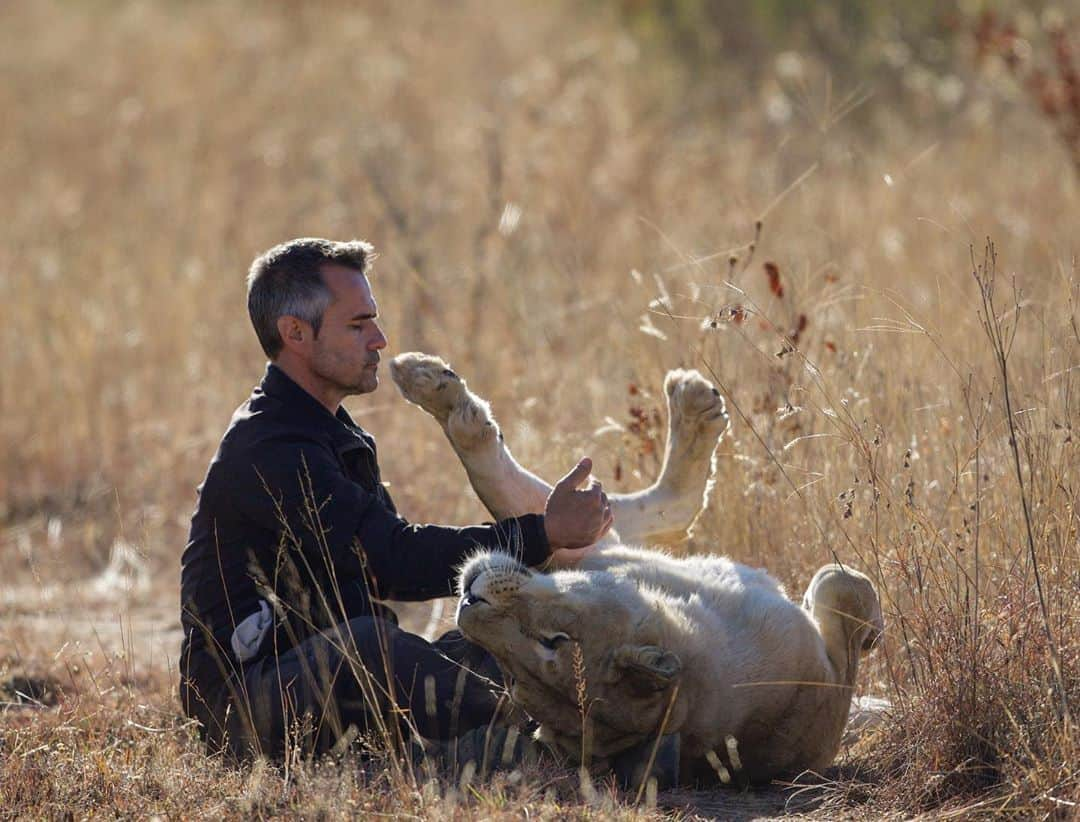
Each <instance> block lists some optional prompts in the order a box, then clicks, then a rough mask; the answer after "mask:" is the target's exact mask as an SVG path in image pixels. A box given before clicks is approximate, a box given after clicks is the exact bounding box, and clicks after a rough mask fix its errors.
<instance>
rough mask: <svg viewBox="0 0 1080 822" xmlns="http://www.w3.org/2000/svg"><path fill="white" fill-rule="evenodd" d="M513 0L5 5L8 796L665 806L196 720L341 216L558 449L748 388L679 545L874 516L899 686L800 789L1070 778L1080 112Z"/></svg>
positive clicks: (599, 462)
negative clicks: (187, 635) (718, 54)
mask: <svg viewBox="0 0 1080 822" xmlns="http://www.w3.org/2000/svg"><path fill="white" fill-rule="evenodd" d="M492 8H493V7H492V6H491V5H489V4H486V3H483V2H481V1H480V0H461V2H455V3H446V4H434V3H432V4H423V3H419V2H404V3H394V2H389V0H386V2H370V3H365V4H363V5H362V6H358V7H353V6H348V5H346V4H343V3H333V4H326V5H322V6H320V7H319V9H318V10H315V9H313V8H309V9H307V10H301V9H300V7H299V5H298V4H297V5H293V4H289V3H265V4H243V3H239V2H228V3H221V4H198V5H194V6H190V5H185V4H178V3H168V2H164V0H162V2H142V3H131V4H114V3H105V2H89V3H85V4H73V3H63V2H54V1H53V0H44V1H43V2H35V3H9V4H3V5H0V29H2V30H3V31H4V32H5V33H6V37H5V43H6V45H5V48H4V50H3V52H2V54H0V64H2V66H3V76H4V82H3V83H0V106H2V109H3V110H4V112H5V117H4V126H3V127H2V129H0V188H2V190H3V192H4V197H3V201H2V205H0V216H2V219H0V303H2V305H3V306H4V309H5V312H4V321H3V323H2V324H0V456H2V460H3V472H2V474H0V686H2V687H3V688H4V694H3V700H4V701H5V703H6V707H3V708H0V815H11V816H29V817H55V816H64V815H66V814H70V815H73V816H80V817H81V816H85V815H112V814H123V815H129V814H130V815H138V816H147V815H154V814H160V815H168V816H184V817H186V816H198V817H207V816H226V817H238V816H249V815H258V816H269V815H279V814H280V815H299V816H321V815H327V816H335V817H336V816H343V815H353V814H372V815H374V814H393V815H398V814H401V815H411V816H422V817H433V818H444V817H449V816H453V817H455V818H481V817H490V816H499V815H507V816H511V815H513V816H517V815H521V814H524V813H526V812H528V813H529V814H530V815H531V816H534V817H535V816H539V817H543V818H562V817H564V816H580V817H590V818H594V817H596V816H609V815H611V816H624V817H630V818H637V817H638V816H647V815H652V814H653V813H657V812H658V811H654V810H652V809H648V808H636V807H634V806H633V804H632V802H631V801H630V800H631V799H632V797H630V798H627V797H621V798H620V797H617V796H616V795H615V794H614V793H613V791H612V790H607V789H604V788H603V786H601V787H600V789H599V793H598V794H597V793H591V792H589V791H585V792H584V793H582V792H581V791H580V790H578V787H577V782H576V780H575V779H571V780H569V781H568V780H566V779H561V780H560V779H559V778H558V777H557V776H553V777H550V778H548V777H546V776H545V777H543V778H540V777H536V778H529V779H525V780H524V781H520V782H512V781H508V780H506V779H501V780H496V781H494V782H492V783H490V784H480V785H472V786H464V787H462V786H456V785H450V784H438V783H423V782H422V781H421V780H414V779H411V778H410V777H409V776H408V775H402V774H400V773H398V772H396V771H394V770H393V769H391V770H389V771H382V770H379V769H378V768H373V767H371V766H366V767H360V766H358V765H355V764H353V765H350V764H349V763H345V764H343V765H342V764H339V765H323V766H318V767H316V766H311V765H301V766H298V767H294V768H291V769H287V770H284V771H282V770H278V769H275V768H272V767H269V766H267V765H266V764H265V763H258V764H256V765H254V766H249V767H246V768H243V769H233V768H229V767H227V766H226V765H224V764H222V763H220V762H218V761H216V760H212V759H208V758H207V757H205V756H204V755H203V754H202V753H201V750H200V748H199V745H198V741H197V738H196V737H195V735H194V732H193V730H192V728H191V727H190V726H189V725H188V724H186V723H185V722H184V721H183V718H182V716H181V715H180V711H179V704H178V700H177V698H176V694H175V688H176V679H177V674H176V656H177V651H178V647H179V597H178V581H179V557H180V553H181V551H182V548H183V545H184V541H185V537H186V530H187V523H188V518H189V516H190V513H191V509H192V506H193V503H194V489H195V486H196V485H197V484H198V483H199V482H200V481H201V479H202V476H203V473H204V471H205V468H206V464H207V462H208V461H209V458H210V457H211V455H212V454H213V451H214V449H215V447H216V444H217V441H218V438H219V437H220V435H221V433H222V431H223V430H224V428H225V425H226V424H227V422H228V419H229V416H230V414H231V412H232V410H233V409H234V408H235V406H236V405H238V404H239V403H240V402H242V401H243V400H244V399H245V398H246V396H247V395H248V393H249V391H250V389H251V386H252V385H253V384H254V383H255V382H257V380H258V379H259V377H260V375H261V372H262V369H263V367H264V361H263V357H262V355H261V352H260V351H259V349H258V346H257V343H256V340H255V336H254V334H253V333H252V330H251V328H250V325H249V323H248V319H247V316H246V311H245V303H244V294H245V292H244V275H245V272H246V269H247V266H248V264H249V262H250V260H251V259H252V257H254V256H255V255H256V254H257V253H259V252H261V251H262V250H264V249H265V248H267V247H269V246H270V245H273V244H275V243H277V242H279V241H281V240H284V239H287V238H291V237H295V236H303V235H316V236H328V237H332V238H339V239H344V238H351V237H362V238H365V239H368V240H370V241H371V242H373V243H374V244H375V246H376V248H377V249H378V250H379V252H380V258H379V261H378V262H377V264H376V269H375V275H374V279H373V287H374V289H375V292H376V296H377V298H378V300H379V305H380V312H381V314H382V315H383V317H384V318H385V323H384V327H385V329H386V330H387V333H388V335H389V337H390V349H389V351H388V352H387V353H388V354H393V353H397V352H400V351H408V350H424V351H427V352H430V353H435V354H439V355H441V356H443V357H444V358H446V359H448V360H450V361H451V362H452V363H453V365H454V367H455V369H457V370H458V371H459V372H460V373H462V374H463V375H464V376H466V377H467V378H468V380H469V382H470V385H471V386H472V387H473V388H474V389H475V390H477V392H478V393H480V394H481V395H483V396H486V397H487V398H488V399H490V400H491V402H492V404H493V407H494V410H495V413H496V415H497V416H498V418H499V419H500V420H501V422H502V425H503V428H504V431H505V433H506V436H507V440H508V442H509V443H510V445H511V446H512V448H513V449H514V451H515V453H516V455H517V456H518V458H519V459H520V460H521V461H522V462H523V463H525V464H526V465H528V466H530V467H531V468H532V469H533V470H535V471H536V472H537V473H539V474H541V475H543V476H545V477H548V478H554V477H557V476H560V475H561V474H562V473H564V472H565V471H566V470H567V468H568V467H569V466H570V465H571V464H572V463H573V461H574V459H575V458H576V457H578V456H580V455H581V454H583V453H588V454H590V455H592V456H593V458H594V461H595V464H596V470H595V473H596V474H597V476H598V477H599V478H600V479H602V480H603V481H604V482H605V484H606V486H607V487H609V488H616V489H618V490H629V489H633V488H636V487H640V486H642V485H644V484H645V483H647V482H648V481H650V480H651V478H652V477H653V476H654V475H655V472H656V471H657V469H658V467H659V466H658V460H659V455H658V454H657V453H656V450H655V446H656V443H655V442H654V440H653V437H654V435H655V434H657V433H659V432H660V431H662V426H659V424H658V420H659V418H658V417H657V416H656V415H657V414H659V413H660V412H661V411H662V409H663V402H662V392H661V391H660V383H661V380H662V378H663V375H664V373H665V371H666V370H667V369H669V368H672V367H676V366H683V367H693V368H697V369H699V370H701V371H702V372H703V373H705V374H706V375H707V376H709V377H710V378H711V379H713V380H714V381H715V382H716V383H717V384H718V385H719V386H720V387H721V389H722V391H723V393H724V394H725V395H726V396H727V398H728V404H729V410H730V411H732V412H733V413H732V418H733V426H732V431H731V433H730V434H729V436H728V438H727V439H725V440H724V442H723V444H722V445H721V447H720V451H719V473H718V485H717V488H716V492H715V493H714V496H713V504H712V506H711V508H710V509H709V510H708V511H707V512H706V513H705V515H704V516H703V517H702V519H701V520H700V522H699V523H698V527H697V530H696V532H695V534H694V536H693V538H692V539H691V540H690V541H689V542H688V543H687V544H686V545H684V546H682V547H680V548H679V549H678V550H686V551H713V552H722V553H726V554H728V555H730V556H732V557H733V558H735V559H737V560H740V561H743V562H746V563H749V564H752V565H760V566H764V567H766V568H768V569H769V570H770V571H771V572H772V573H773V574H774V575H776V576H777V577H778V578H780V579H781V580H782V581H783V582H784V583H785V585H787V586H788V589H789V590H790V591H801V590H802V588H803V587H804V586H805V584H806V582H807V581H808V580H809V577H810V575H811V574H812V572H813V571H814V569H816V568H817V567H818V566H819V565H821V564H822V563H824V562H826V561H829V560H830V559H831V558H832V557H833V556H836V557H838V558H839V559H841V560H842V561H843V562H844V563H850V564H852V565H853V566H855V567H857V568H859V569H861V570H863V571H865V572H867V573H869V574H870V575H871V576H872V577H873V578H874V579H875V581H876V583H877V584H878V586H879V589H880V591H881V593H882V599H883V605H884V608H885V618H886V623H887V630H886V639H885V642H884V644H883V646H882V647H880V648H879V649H878V650H877V652H876V653H875V654H874V655H873V656H872V657H870V661H869V663H868V664H867V665H866V666H865V668H864V670H863V671H862V673H861V675H860V688H859V694H866V695H874V696H882V697H885V698H887V699H889V700H891V702H892V705H893V707H892V710H891V711H890V712H889V713H888V714H887V715H886V717H885V722H884V723H883V725H882V727H880V728H879V729H877V730H875V731H874V732H873V733H871V734H869V735H866V736H864V737H863V738H862V739H860V740H859V742H858V743H857V744H856V745H854V746H853V747H851V748H849V749H847V750H845V751H844V752H843V753H842V756H841V759H840V761H839V762H838V767H837V768H836V769H835V770H834V771H831V772H829V773H828V774H827V775H826V776H827V777H828V781H826V782H825V783H824V784H823V785H821V786H819V787H817V788H816V789H815V790H814V791H813V792H811V793H812V794H813V796H815V797H816V798H815V800H814V802H813V803H811V804H809V805H805V806H803V805H798V807H799V808H800V809H801V812H803V813H810V814H818V815H821V816H828V817H836V816H845V815H846V816H857V817H866V816H894V817H909V816H915V815H919V814H922V813H930V814H945V813H956V814H963V815H971V816H992V815H996V814H999V813H1011V814H1014V815H1018V816H1033V817H1058V818H1070V817H1075V816H1076V815H1077V814H1078V813H1080V804H1078V803H1080V733H1078V730H1077V724H1076V723H1077V719H1078V712H1080V449H1078V442H1080V410H1078V409H1080V405H1078V404H1080V271H1078V268H1077V265H1078V264H1077V256H1078V254H1080V231H1078V229H1080V177H1078V175H1077V174H1075V173H1073V167H1072V165H1071V162H1070V157H1069V155H1068V154H1067V152H1066V150H1065V149H1064V148H1063V147H1062V145H1061V143H1060V142H1059V141H1058V140H1057V139H1056V136H1055V133H1054V131H1053V129H1052V128H1051V127H1050V126H1049V125H1048V124H1047V123H1046V122H1045V121H1044V119H1043V118H1042V117H1041V115H1040V113H1039V111H1038V109H1037V108H1036V107H1034V106H1032V105H1031V104H1030V103H1029V101H1028V100H1027V98H1026V96H1025V94H1024V92H1023V90H1022V89H1021V88H1019V87H1018V86H1017V85H1016V84H1015V83H1013V82H1012V81H1011V80H1010V78H1009V76H1008V74H1007V72H1005V71H1003V70H1002V69H1001V67H1000V66H995V65H994V64H993V63H992V62H991V63H990V64H989V65H983V66H981V67H977V66H976V64H975V61H974V60H967V61H965V59H964V55H965V53H966V52H965V46H964V44H963V43H961V44H960V46H959V48H958V53H959V55H960V57H959V58H958V61H959V62H958V64H957V66H954V67H950V68H948V69H946V68H943V67H941V66H937V67H934V66H931V67H926V66H921V65H914V64H908V65H901V66H897V67H896V68H895V72H896V75H897V78H898V81H897V83H896V84H895V85H896V88H898V89H901V91H892V92H889V93H888V94H884V93H883V94H880V95H879V94H876V93H874V92H875V89H874V87H872V86H867V85H865V84H862V83H860V81H859V78H857V77H833V76H831V75H830V74H829V73H828V71H827V70H826V67H824V66H823V65H821V64H820V63H818V62H816V61H814V60H811V59H808V58H807V59H803V60H799V59H797V58H796V57H794V56H793V55H790V54H787V55H783V56H781V57H780V58H779V59H776V58H777V55H775V54H767V55H762V56H761V60H762V63H761V65H759V66H758V67H757V69H758V70H757V72H756V76H758V77H759V78H761V79H758V80H755V81H754V82H753V83H751V82H749V81H745V79H744V78H743V76H742V75H741V74H740V73H739V72H738V71H737V70H736V69H737V68H738V67H737V66H736V67H734V68H733V70H732V71H730V72H727V71H724V72H719V71H718V72H716V77H715V80H711V81H706V80H705V79H703V78H702V77H697V78H692V77H691V76H690V75H689V74H688V73H687V70H686V68H685V67H684V66H682V65H681V64H680V63H678V62H677V61H676V60H675V59H674V58H672V57H671V56H670V55H665V54H664V53H661V52H659V51H658V50H656V49H654V48H652V47H650V46H649V44H647V43H645V44H643V43H639V42H637V41H635V40H633V39H631V38H630V36H629V35H627V34H625V33H620V30H619V29H618V27H617V26H616V25H615V22H614V20H613V17H612V16H611V15H609V14H607V13H606V12H604V10H603V8H602V7H601V6H596V7H592V10H591V11H588V12H582V11H581V10H579V9H577V7H576V5H575V4H572V3H562V2H558V3H551V4H518V3H515V4H506V5H505V6H503V5H500V6H499V7H498V8H499V11H498V13H497V14H492ZM968 51H970V49H968ZM988 237H989V238H992V240H993V243H994V246H995V249H996V266H994V265H992V264H990V263H986V264H985V265H984V249H985V247H986V242H987V238H988ZM750 243H753V244H754V245H753V248H751V247H750V245H749V244H750ZM766 263H769V264H770V265H771V266H772V267H774V268H771V270H772V271H773V272H774V273H773V275H772V277H770V275H769V273H768V270H770V269H767V266H766V265H765V264H766ZM976 269H978V270H980V271H982V272H983V274H982V276H983V282H984V283H985V282H986V281H987V279H988V276H989V271H990V270H993V271H995V272H996V276H995V277H994V280H993V292H992V296H993V301H994V304H993V309H992V310H991V311H990V318H991V321H990V323H989V330H990V332H992V333H997V332H1001V333H1002V334H1003V335H1004V339H1003V340H1002V341H1001V345H1002V348H1003V351H1004V354H1005V355H1006V356H1005V357H1004V358H1000V357H997V356H996V352H995V347H994V344H993V341H992V334H991V335H988V333H987V328H985V327H984V322H985V320H986V314H985V313H981V312H983V303H982V300H981V297H980V286H979V282H978V281H977V279H976V277H975V276H973V272H975V271H976ZM781 292H782V293H781ZM988 293H989V292H988ZM793 337H797V339H796V340H794V344H793V339H792V338H793ZM1003 361H1004V364H1005V369H1004V377H1005V379H1003V369H1002V368H1001V365H1002V362H1003ZM1006 391H1007V393H1008V406H1006ZM346 406H347V408H348V409H349V411H350V412H351V413H352V414H353V415H354V417H355V418H356V419H357V420H358V421H359V422H360V424H362V425H363V426H365V427H366V428H367V429H369V430H370V431H372V432H373V433H374V434H375V435H376V436H377V437H378V439H379V443H380V449H381V450H380V453H381V457H382V468H383V474H384V476H385V478H386V479H387V480H389V481H390V482H391V485H392V491H393V493H394V496H395V499H396V501H397V503H398V505H399V507H400V508H401V509H402V511H403V512H404V513H405V515H406V516H408V517H410V518H411V519H414V520H418V521H438V522H448V523H467V522H472V521H479V520H481V519H483V518H484V517H485V512H484V511H483V509H482V508H481V506H480V504H479V502H477V501H476V499H475V497H474V496H473V495H472V493H471V491H470V490H469V488H468V484H467V481H466V478H465V475H464V472H463V471H462V470H461V469H460V467H458V465H457V463H456V460H455V458H454V456H453V453H452V451H451V450H450V448H449V446H448V445H447V444H446V443H445V441H444V439H443V437H442V434H441V432H440V431H439V430H438V428H437V427H436V426H435V425H433V424H431V423H430V421H429V420H427V418H426V417H425V416H424V415H423V414H421V413H420V412H419V411H418V410H417V409H415V408H413V407H410V406H408V405H406V403H405V402H404V400H403V399H401V397H400V396H399V395H398V393H397V392H396V390H395V389H394V388H393V386H392V385H391V384H390V383H389V380H384V384H383V386H382V387H381V388H380V389H379V391H378V392H376V393H375V394H373V395H369V396H364V397H358V398H353V399H351V400H349V401H347V403H346ZM1010 411H1011V414H1010ZM613 423H614V424H613ZM1013 443H1015V450H1014V448H1013V447H1012V444H1013ZM1021 481H1022V482H1021ZM1025 510H1026V511H1027V516H1025ZM1029 526H1030V527H1029ZM19 693H22V694H23V695H22V696H20V695H19ZM777 795H779V796H781V797H787V796H790V794H784V793H782V792H780V793H778V794H777ZM805 796H806V794H800V795H799V797H800V798H805ZM666 801H667V804H668V807H672V806H674V807H676V808H678V807H679V801H678V799H677V797H676V798H671V797H669V798H668V799H667V800H666ZM695 801H697V802H698V804H699V805H700V804H701V802H702V801H704V802H705V804H706V805H708V806H709V807H712V808H713V810H714V812H716V813H719V814H720V815H722V816H736V815H739V814H742V815H753V813H754V811H753V808H754V807H755V806H753V798H752V797H751V798H750V799H747V798H746V797H743V796H740V795H739V794H738V793H737V792H734V791H727V792H723V791H721V792H717V794H716V795H715V796H713V797H708V798H706V800H702V797H701V796H697V798H696V800H695ZM783 801H784V800H783V798H781V800H780V805H779V806H770V807H769V809H770V810H771V811H773V812H776V811H777V810H778V808H780V809H782V806H783ZM664 802H665V800H664V798H663V797H661V804H664ZM710 803H711V804H710ZM740 803H743V804H740ZM796 804H797V803H796ZM694 807H696V806H694ZM687 812H691V813H693V812H694V811H692V810H691V811H687Z"/></svg>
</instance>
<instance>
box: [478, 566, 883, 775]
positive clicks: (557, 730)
mask: <svg viewBox="0 0 1080 822" xmlns="http://www.w3.org/2000/svg"><path fill="white" fill-rule="evenodd" d="M461 594H462V599H461V603H460V605H459V610H458V625H459V626H460V627H461V629H462V631H463V632H464V633H465V635H466V636H467V637H469V638H470V639H471V640H473V641H474V642H477V643H478V644H480V645H482V646H484V647H485V648H487V649H488V650H489V651H490V652H491V653H492V654H493V655H494V656H495V658H496V659H497V660H498V662H499V665H500V667H502V668H503V670H504V671H505V672H506V673H507V674H508V675H509V676H510V677H512V682H513V684H512V685H511V695H512V697H513V699H514V700H515V702H517V703H518V704H519V705H521V706H522V707H523V708H524V709H525V710H526V711H527V712H528V713H529V714H531V715H532V716H534V717H535V718H536V719H538V720H539V721H540V722H541V723H542V730H541V735H542V737H543V738H545V739H547V740H548V741H550V742H552V743H554V744H556V745H558V746H559V747H561V748H562V749H563V750H564V751H565V752H567V753H568V754H570V755H580V751H581V750H582V741H581V739H582V732H583V727H585V726H586V725H587V726H588V728H589V735H590V736H591V746H592V750H591V753H592V754H593V755H594V756H597V757H607V756H610V755H612V754H615V753H617V752H619V751H621V750H623V749H625V748H627V747H629V746H631V745H634V744H636V743H638V742H641V741H643V740H646V739H650V738H654V737H655V736H656V734H657V733H659V732H660V730H661V720H662V719H663V717H664V716H665V714H668V722H667V725H666V726H665V727H664V728H663V730H664V732H668V733H670V732H679V733H681V734H682V744H683V755H684V763H685V766H686V774H685V777H686V779H688V780H689V779H695V778H701V777H703V776H708V775H709V774H708V771H709V770H711V769H709V768H708V767H707V766H706V765H705V761H706V755H707V752H708V751H714V752H715V753H716V754H718V755H719V756H720V758H721V760H724V761H726V762H727V763H728V765H727V766H728V768H729V769H731V770H736V769H735V768H734V767H733V764H732V762H731V758H730V757H729V756H727V753H726V752H727V740H728V738H729V737H730V738H733V739H734V740H735V741H736V744H737V751H738V758H739V760H740V761H741V762H740V764H741V768H742V776H743V777H744V778H745V779H746V780H748V781H751V782H761V781H764V780H768V779H771V778H773V777H776V776H779V775H783V774H789V775H790V774H794V773H798V772H800V771H802V770H805V769H812V770H819V771H820V770H821V769H823V768H824V767H826V766H827V765H828V764H829V763H830V762H831V761H832V759H833V757H834V756H835V755H836V751H837V749H838V748H839V745H840V740H841V736H842V734H843V731H844V726H845V724H846V722H847V717H848V710H849V706H850V704H851V695H852V686H853V685H854V684H855V676H856V673H857V671H858V661H859V655H860V653H861V652H862V651H863V650H864V649H868V648H869V647H870V646H871V645H872V644H873V641H874V640H875V639H876V637H877V636H878V635H879V634H880V631H881V625H882V621H881V611H880V607H879V605H878V599H877V595H876V594H875V592H874V589H873V586H872V585H871V583H870V581H869V580H868V579H867V578H866V577H865V576H863V575H862V574H860V573H858V572H857V571H853V570H851V569H846V568H840V567H839V566H836V565H829V566H826V567H824V568H822V569H821V570H820V571H818V573H817V574H816V575H815V577H814V579H813V581H812V582H811V584H810V586H809V588H808V589H807V593H806V605H805V607H799V606H798V605H796V604H794V603H793V602H791V601H790V600H789V599H788V598H787V597H786V596H785V595H784V592H783V591H782V589H781V588H780V586H779V585H778V584H777V583H776V581H775V580H773V579H772V578H771V577H769V576H768V575H767V574H766V573H765V572H764V571H761V570H756V569H751V568H748V567H746V566H744V565H739V564H737V563H733V562H731V561H730V560H728V559H725V558H723V557H716V556H699V557H687V558H678V559H677V558H673V557H670V556H668V555H666V554H662V553H660V552H656V551H645V550H640V549H633V548H626V547H610V548H602V549H601V550H600V551H599V552H598V553H597V554H595V555H594V556H592V557H590V558H589V559H588V560H587V561H586V563H584V567H582V568H580V569H577V570H565V571H557V572H555V573H553V574H542V573H538V572H535V571H531V570H529V569H527V568H524V567H522V566H520V565H519V564H517V563H516V562H515V561H514V560H513V559H511V558H510V557H508V556H507V555H505V554H501V553H493V554H483V555H481V556H478V557H476V558H474V559H473V560H471V561H470V562H469V563H468V564H467V565H466V567H465V569H464V570H463V572H462V575H461ZM562 637H565V638H562ZM552 638H554V639H552ZM545 643H546V645H545ZM547 645H553V646H554V647H553V648H552V647H547ZM575 648H576V649H579V650H575ZM575 654H577V655H578V656H579V659H580V660H583V661H584V677H583V679H584V685H585V689H586V693H587V699H586V704H587V708H588V710H587V723H583V721H582V716H581V714H580V710H579V705H578V686H579V682H578V677H577V676H576V674H575V665H574V656H575ZM669 706H670V713H669Z"/></svg>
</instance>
